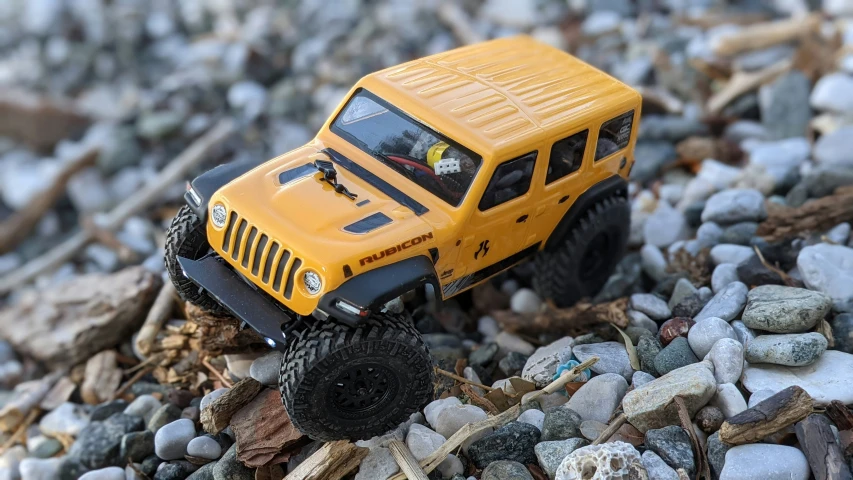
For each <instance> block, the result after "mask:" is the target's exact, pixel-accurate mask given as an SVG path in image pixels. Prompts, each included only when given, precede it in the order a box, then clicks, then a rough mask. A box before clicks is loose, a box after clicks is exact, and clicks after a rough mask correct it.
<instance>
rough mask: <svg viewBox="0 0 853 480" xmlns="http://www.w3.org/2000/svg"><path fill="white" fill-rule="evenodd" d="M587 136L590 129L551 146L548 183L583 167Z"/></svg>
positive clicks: (546, 182)
mask: <svg viewBox="0 0 853 480" xmlns="http://www.w3.org/2000/svg"><path fill="white" fill-rule="evenodd" d="M587 137H589V130H584V131H582V132H578V133H576V134H574V135H572V136H571V137H568V138H564V139H562V140H560V141H559V142H555V143H554V146H553V147H551V159H550V160H548V175H547V176H546V177H545V184H546V185H547V184H549V183H551V182H553V181H554V180H559V179H561V178H563V177H565V176H566V175H568V174H570V173H573V172H576V171H577V170H578V169H579V168H581V163H582V162H583V152H584V150H586V139H587Z"/></svg>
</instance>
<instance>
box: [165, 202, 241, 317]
mask: <svg viewBox="0 0 853 480" xmlns="http://www.w3.org/2000/svg"><path fill="white" fill-rule="evenodd" d="M208 253H210V245H209V244H208V243H207V234H206V232H205V224H204V222H202V221H201V219H199V218H198V216H197V215H196V214H195V213H194V212H193V211H192V210H191V209H190V207H188V206H186V205H184V206H183V207H181V209H180V210H178V214H177V215H175V218H174V219H173V220H172V225H171V226H170V227H169V230H168V231H167V232H166V271H167V272H169V278H170V279H171V280H172V284H174V285H175V289H176V290H177V291H178V294H179V295H180V296H181V298H182V299H184V300H186V301H188V302H190V303H193V304H195V305H198V306H199V307H201V308H203V309H204V310H207V311H208V312H210V313H213V314H216V315H227V314H228V310H226V309H225V308H224V307H223V306H222V305H220V304H219V303H218V302H217V301H216V299H214V298H213V297H211V296H210V295H209V294H208V293H207V291H206V290H204V289H203V288H201V287H199V286H198V285H196V284H195V283H193V282H192V280H190V279H189V278H187V277H186V276H185V275H184V272H183V270H182V269H181V265H180V264H179V263H178V257H184V258H188V259H190V260H198V259H200V258H201V257H203V256H205V255H207V254H208Z"/></svg>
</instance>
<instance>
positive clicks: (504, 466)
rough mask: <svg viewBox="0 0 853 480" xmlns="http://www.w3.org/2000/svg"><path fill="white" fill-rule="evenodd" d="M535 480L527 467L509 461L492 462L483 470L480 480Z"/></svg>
mask: <svg viewBox="0 0 853 480" xmlns="http://www.w3.org/2000/svg"><path fill="white" fill-rule="evenodd" d="M509 479H513V480H515V479H517V480H533V475H531V474H530V472H528V471H527V467H525V466H524V465H522V464H520V463H518V462H512V461H508V460H498V461H497V462H492V463H490V464H489V466H487V467H486V468H485V469H484V470H483V474H482V476H481V477H480V480H509Z"/></svg>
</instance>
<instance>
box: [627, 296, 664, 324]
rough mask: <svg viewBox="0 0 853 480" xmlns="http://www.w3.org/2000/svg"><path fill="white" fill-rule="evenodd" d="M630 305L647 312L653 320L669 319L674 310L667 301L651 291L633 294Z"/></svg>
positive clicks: (639, 310)
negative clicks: (671, 309)
mask: <svg viewBox="0 0 853 480" xmlns="http://www.w3.org/2000/svg"><path fill="white" fill-rule="evenodd" d="M630 307H631V308H632V309H634V310H636V311H638V312H642V313H645V314H646V315H648V316H649V318H651V319H652V320H668V319H669V318H671V317H672V312H671V311H670V309H669V306H667V304H666V301H665V300H663V299H662V298H660V297H658V296H657V295H654V294H651V293H635V294H634V295H631V303H630Z"/></svg>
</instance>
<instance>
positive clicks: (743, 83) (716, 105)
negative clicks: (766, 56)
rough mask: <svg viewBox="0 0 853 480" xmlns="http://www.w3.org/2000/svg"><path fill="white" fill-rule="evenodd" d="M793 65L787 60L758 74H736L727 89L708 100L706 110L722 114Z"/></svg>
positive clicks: (724, 88) (765, 68)
mask: <svg viewBox="0 0 853 480" xmlns="http://www.w3.org/2000/svg"><path fill="white" fill-rule="evenodd" d="M792 65H793V63H792V61H791V60H787V59H786V60H782V61H780V62H777V63H774V64H773V65H769V66H767V67H764V68H763V69H761V70H759V71H757V72H737V73H735V74H734V75H732V78H731V79H729V82H728V83H727V84H726V86H725V87H723V88H722V89H721V90H720V91H719V92H717V93H715V94H714V95H713V96H712V97H711V98H709V99H708V103H707V105H706V110H707V111H708V113H710V114H715V115H716V114H718V113H720V112H721V111H722V110H723V108H725V107H726V105H728V104H729V103H730V102H731V101H732V100H734V99H736V98H737V97H739V96H741V95H743V94H744V93H748V92H751V91H753V90H755V89H757V88H758V87H760V86H761V85H763V84H765V83H767V82H770V81H772V80H773V79H775V78H776V77H778V76H779V75H781V74H783V73H785V72H787V71H788V70H790V69H791V66H792Z"/></svg>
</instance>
